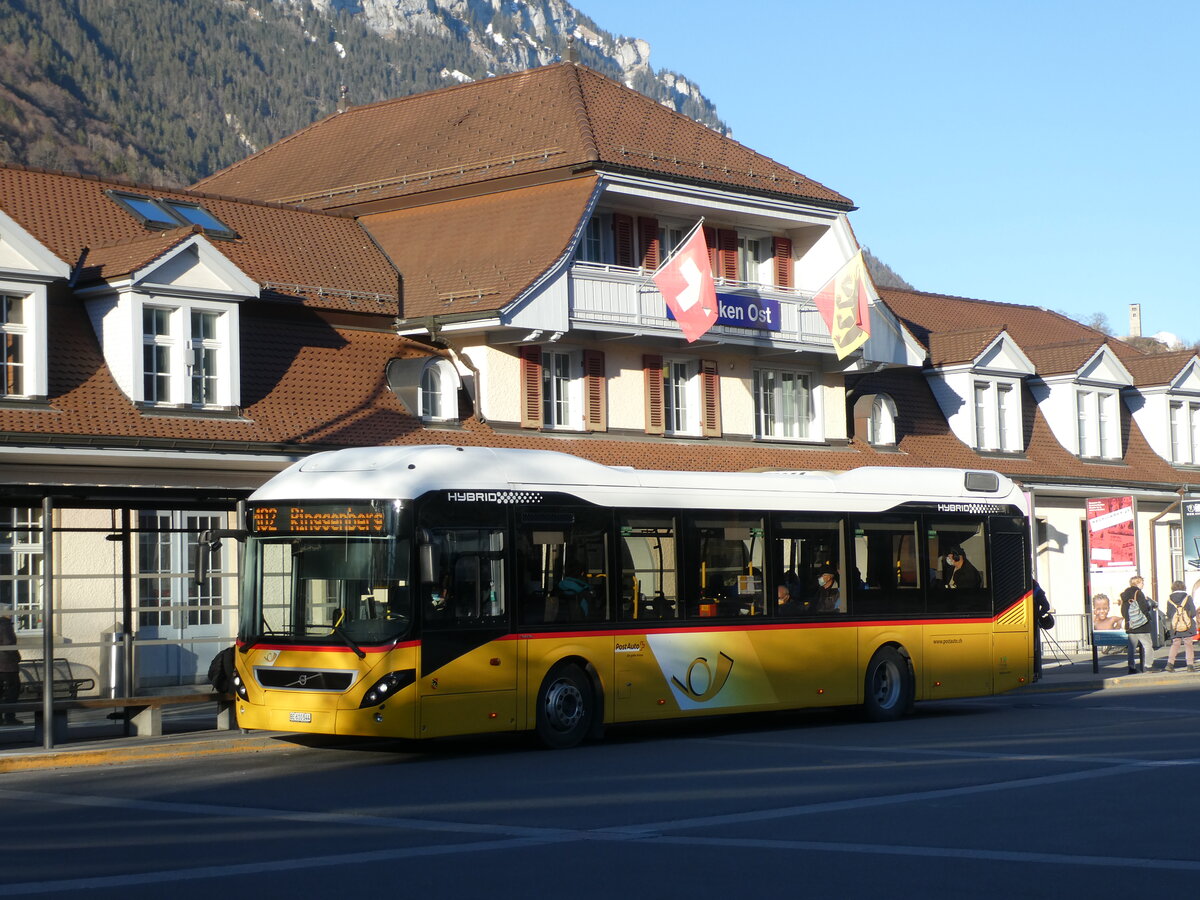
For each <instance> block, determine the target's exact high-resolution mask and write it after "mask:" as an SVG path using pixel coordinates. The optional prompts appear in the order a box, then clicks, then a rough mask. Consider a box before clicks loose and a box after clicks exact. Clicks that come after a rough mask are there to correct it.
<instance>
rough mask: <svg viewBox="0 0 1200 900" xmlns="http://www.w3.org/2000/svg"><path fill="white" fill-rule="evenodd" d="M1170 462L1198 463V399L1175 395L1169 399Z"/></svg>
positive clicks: (1199, 425)
mask: <svg viewBox="0 0 1200 900" xmlns="http://www.w3.org/2000/svg"><path fill="white" fill-rule="evenodd" d="M1169 410H1170V413H1169V414H1170V429H1171V462H1173V463H1175V464H1177V465H1181V466H1196V465H1200V400H1188V399H1185V398H1182V397H1176V398H1173V399H1171V400H1170V401H1169Z"/></svg>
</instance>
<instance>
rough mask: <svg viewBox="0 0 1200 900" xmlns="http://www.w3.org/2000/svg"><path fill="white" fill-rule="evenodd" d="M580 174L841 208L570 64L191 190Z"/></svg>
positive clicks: (288, 147)
mask: <svg viewBox="0 0 1200 900" xmlns="http://www.w3.org/2000/svg"><path fill="white" fill-rule="evenodd" d="M579 167H587V168H593V167H599V168H608V169H614V168H615V169H623V170H629V171H633V172H642V173H649V174H652V175H655V176H666V177H669V178H671V179H675V180H681V181H688V182H693V183H705V184H716V185H722V186H725V187H733V188H740V189H747V190H750V191H754V192H767V193H770V194H777V195H783V196H786V197H792V198H796V199H800V200H807V201H815V202H818V203H821V204H825V205H832V206H835V207H838V208H843V209H848V208H850V207H851V205H852V204H851V202H850V201H849V200H848V199H847V198H846V197H844V196H842V195H841V194H839V193H837V192H836V191H833V190H830V189H829V188H827V187H825V186H824V185H821V184H818V183H817V182H815V181H812V180H811V179H809V178H806V177H805V176H803V175H801V174H800V173H798V172H795V171H793V170H791V169H789V168H787V167H786V166H784V165H781V164H780V163H777V162H775V161H774V160H772V159H770V158H768V157H766V156H763V155H762V154H759V153H755V152H754V151H753V150H750V149H749V148H747V147H745V146H743V145H742V144H739V143H738V142H737V141H734V140H732V139H731V138H727V137H724V136H723V135H720V134H718V133H717V132H715V131H712V130H711V129H709V128H706V127H705V126H703V125H701V124H699V123H697V122H695V121H693V120H691V119H689V118H688V117H687V116H683V115H680V114H679V113H676V112H673V111H671V110H669V109H667V108H665V107H663V106H662V105H661V104H659V103H656V102H655V101H653V100H651V99H650V98H648V97H645V96H643V95H642V94H639V93H638V92H637V91H634V90H631V89H630V88H627V87H625V86H623V85H621V84H618V83H617V82H615V81H612V80H610V79H608V78H605V77H604V76H602V75H600V74H598V73H597V72H594V71H592V70H591V69H588V68H586V67H584V66H580V65H577V64H574V63H556V64H553V65H549V66H543V67H541V68H537V69H529V70H526V71H523V72H517V73H515V74H512V75H505V76H501V77H498V78H491V79H487V80H484V81H478V82H472V83H470V84H462V85H455V86H453V87H448V88H443V89H441V90H437V91H429V92H426V93H422V94H415V95H412V96H409V97H402V98H399V99H396V100H388V101H385V102H382V103H375V104H371V105H369V106H360V107H355V108H352V109H349V110H347V111H346V112H343V113H338V114H335V115H332V116H330V117H328V118H326V119H322V120H321V121H319V122H316V123H314V124H313V125H311V126H309V127H308V128H306V129H304V130H302V131H299V132H297V133H296V134H294V135H292V136H291V137H288V138H285V139H284V140H282V141H279V142H278V143H276V144H273V145H271V146H270V147H267V148H265V149H264V150H261V151H259V152H258V153H256V154H254V155H252V156H250V157H248V158H247V159H244V160H242V161H241V162H238V163H234V164H233V165H232V166H230V167H229V168H227V169H224V170H222V171H220V172H217V173H216V174H214V175H211V176H209V177H208V178H205V179H203V180H202V181H200V182H198V183H197V185H196V187H197V188H198V189H202V190H206V191H216V192H218V193H222V194H229V195H233V196H238V197H250V198H254V199H259V200H278V201H283V202H289V203H291V202H302V203H304V204H306V205H310V206H317V207H321V208H335V207H344V206H361V205H362V204H366V203H372V202H379V201H386V200H395V199H396V198H401V197H406V196H410V195H413V194H418V193H423V192H426V191H431V190H438V189H444V188H451V187H462V186H464V185H479V184H481V183H483V182H487V181H492V180H495V179H497V178H504V177H508V176H529V175H531V174H533V173H545V172H549V171H551V170H572V169H578V168H579Z"/></svg>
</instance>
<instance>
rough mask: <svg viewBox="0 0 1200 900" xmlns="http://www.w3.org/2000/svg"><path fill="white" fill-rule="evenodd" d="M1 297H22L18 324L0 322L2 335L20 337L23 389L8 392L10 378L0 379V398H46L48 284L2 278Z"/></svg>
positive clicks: (0, 284)
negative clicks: (8, 379) (7, 386)
mask: <svg viewBox="0 0 1200 900" xmlns="http://www.w3.org/2000/svg"><path fill="white" fill-rule="evenodd" d="M0 296H5V297H19V298H20V299H21V307H22V310H21V318H22V321H21V322H20V323H19V324H17V323H11V324H10V323H0V334H3V335H7V334H13V335H19V336H20V337H21V362H20V365H21V369H22V372H21V390H20V391H19V392H17V391H14V392H12V393H9V392H8V391H7V390H6V385H7V379H2V378H0V399H4V400H29V399H32V398H34V397H45V396H46V395H47V393H48V392H49V388H48V386H47V385H48V376H47V372H48V365H47V362H48V358H49V354H48V351H47V348H46V340H47V339H46V287H45V285H41V284H37V285H34V284H29V283H27V282H25V283H22V282H15V281H4V280H0Z"/></svg>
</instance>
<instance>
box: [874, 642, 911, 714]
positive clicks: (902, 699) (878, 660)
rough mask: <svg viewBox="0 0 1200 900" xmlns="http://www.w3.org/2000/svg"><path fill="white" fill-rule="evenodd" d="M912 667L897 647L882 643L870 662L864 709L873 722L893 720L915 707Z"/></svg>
mask: <svg viewBox="0 0 1200 900" xmlns="http://www.w3.org/2000/svg"><path fill="white" fill-rule="evenodd" d="M914 697H915V690H914V684H913V673H912V667H911V666H910V665H909V663H908V660H907V659H906V658H905V656H904V654H902V653H901V652H900V651H899V650H897V649H896V648H895V647H880V648H879V649H878V650H876V651H875V655H874V656H872V657H871V661H870V662H869V663H868V664H867V672H866V676H865V678H864V680H863V712H865V713H866V716H867V718H868V719H870V720H871V721H872V722H892V721H894V720H896V719H899V718H901V717H902V716H903V715H905V713H908V712H910V711H911V710H912V706H913V700H914Z"/></svg>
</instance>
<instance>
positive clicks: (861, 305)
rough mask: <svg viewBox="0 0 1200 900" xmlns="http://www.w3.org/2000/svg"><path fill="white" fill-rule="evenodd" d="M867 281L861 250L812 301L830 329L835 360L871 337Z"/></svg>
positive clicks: (844, 356)
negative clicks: (835, 355)
mask: <svg viewBox="0 0 1200 900" xmlns="http://www.w3.org/2000/svg"><path fill="white" fill-rule="evenodd" d="M869 278H870V276H869V275H868V274H867V266H866V263H864V262H863V255H862V251H861V250H859V251H858V252H857V253H855V254H854V256H853V257H851V259H850V261H849V262H848V263H846V264H845V265H844V266H842V267H841V269H839V270H838V273H837V274H836V275H834V276H833V277H832V278H831V279H829V283H828V284H826V285H825V287H823V288H821V290H820V291H818V292H817V296H816V297H814V298H813V299H814V301H815V302H816V304H817V311H818V312H820V313H821V318H822V319H824V320H825V325H826V326H827V327H828V328H829V335H830V337H832V338H833V349H834V350H835V351H836V352H837V358H838V359H845V358H846V357H847V356H849V355H850V354H851V353H853V352H854V351H855V350H857V349H858V348H859V347H861V346H862V345H863V344H865V343H866V342H867V338H869V337H870V336H871V319H870V313H869V312H868V309H867V301H868V299H869V297H870V294H869V293H868V291H867V284H868V280H869Z"/></svg>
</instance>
